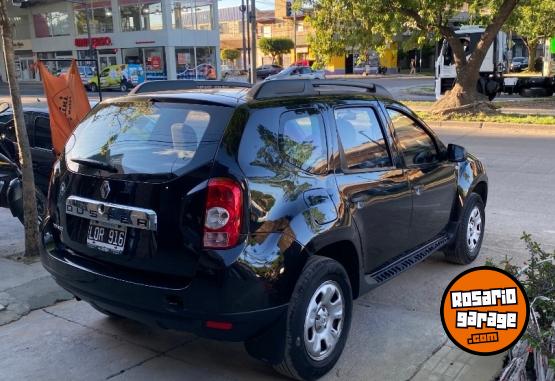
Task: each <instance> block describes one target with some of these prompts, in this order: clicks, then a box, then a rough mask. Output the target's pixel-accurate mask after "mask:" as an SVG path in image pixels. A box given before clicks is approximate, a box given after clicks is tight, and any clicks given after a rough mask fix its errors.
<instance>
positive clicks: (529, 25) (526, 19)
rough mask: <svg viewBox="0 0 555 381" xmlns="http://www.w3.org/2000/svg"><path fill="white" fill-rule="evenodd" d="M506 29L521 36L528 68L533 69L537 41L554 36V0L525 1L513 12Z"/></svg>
mask: <svg viewBox="0 0 555 381" xmlns="http://www.w3.org/2000/svg"><path fill="white" fill-rule="evenodd" d="M507 29H509V30H512V31H513V32H515V33H517V34H518V35H520V37H522V40H523V41H524V44H525V45H526V48H527V49H528V70H530V71H534V70H535V68H534V64H535V61H536V49H537V47H538V45H539V43H540V42H541V41H542V40H543V39H544V38H549V37H551V36H555V1H553V0H528V1H526V2H525V3H523V4H522V5H520V6H519V7H517V9H516V10H515V12H513V14H512V15H511V17H510V19H509V20H508V25H507Z"/></svg>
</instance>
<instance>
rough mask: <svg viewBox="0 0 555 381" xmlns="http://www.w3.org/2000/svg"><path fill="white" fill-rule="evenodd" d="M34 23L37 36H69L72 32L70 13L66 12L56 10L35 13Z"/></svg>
mask: <svg viewBox="0 0 555 381" xmlns="http://www.w3.org/2000/svg"><path fill="white" fill-rule="evenodd" d="M33 24H34V26H35V36H36V37H37V38H40V37H55V36H69V35H70V34H71V25H70V24H69V15H68V14H67V13H66V12H58V11H54V12H47V13H40V14H35V15H33Z"/></svg>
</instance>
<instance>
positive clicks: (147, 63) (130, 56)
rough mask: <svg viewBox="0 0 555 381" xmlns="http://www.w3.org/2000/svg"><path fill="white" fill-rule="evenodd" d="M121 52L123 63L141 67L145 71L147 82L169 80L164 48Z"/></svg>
mask: <svg viewBox="0 0 555 381" xmlns="http://www.w3.org/2000/svg"><path fill="white" fill-rule="evenodd" d="M121 51H122V55H123V62H124V63H126V64H139V65H141V66H142V67H143V68H144V69H145V75H146V79H147V80H156V79H168V76H167V74H166V73H167V72H166V59H165V53H164V48H163V47H161V46H153V47H148V48H130V49H122V50H121Z"/></svg>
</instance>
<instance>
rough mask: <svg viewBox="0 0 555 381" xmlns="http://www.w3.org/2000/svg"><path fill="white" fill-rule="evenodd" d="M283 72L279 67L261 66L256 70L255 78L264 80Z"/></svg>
mask: <svg viewBox="0 0 555 381" xmlns="http://www.w3.org/2000/svg"><path fill="white" fill-rule="evenodd" d="M282 70H283V67H281V66H279V65H274V64H272V65H262V66H259V67H257V68H256V77H257V78H262V79H265V78H266V77H268V76H269V75H274V74H277V73H279V72H280V71H282Z"/></svg>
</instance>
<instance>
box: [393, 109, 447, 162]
mask: <svg viewBox="0 0 555 381" xmlns="http://www.w3.org/2000/svg"><path fill="white" fill-rule="evenodd" d="M387 112H388V114H389V117H390V118H391V122H392V123H393V129H394V131H395V136H396V137H397V140H398V141H399V145H400V149H401V151H402V154H403V157H404V159H405V164H406V165H407V166H411V165H422V164H430V163H434V162H436V161H437V160H438V153H437V147H436V144H435V143H434V140H433V139H432V137H431V136H430V135H429V134H428V133H427V132H426V131H425V130H424V129H423V128H422V126H420V124H418V123H417V122H416V121H415V120H414V119H412V118H411V117H409V116H407V115H405V114H403V113H402V112H400V111H398V110H393V109H390V108H388V109H387Z"/></svg>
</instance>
